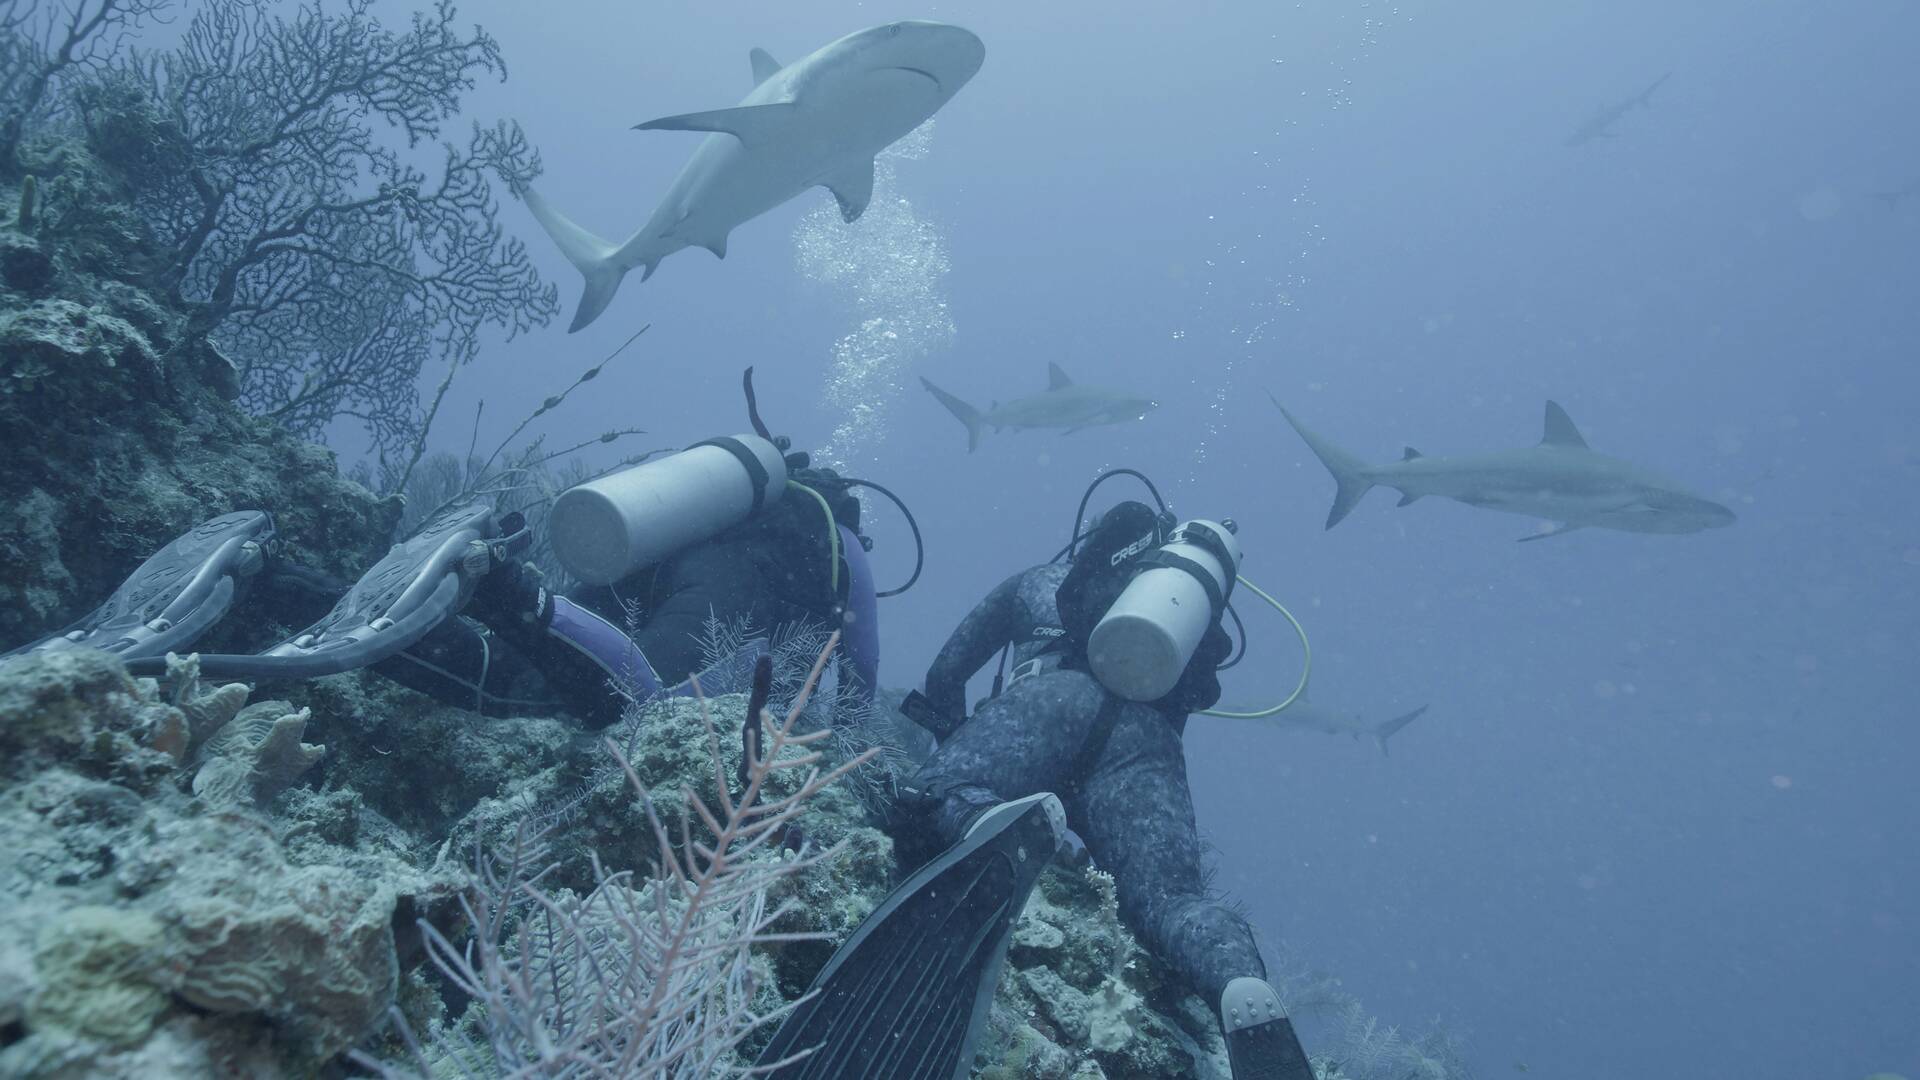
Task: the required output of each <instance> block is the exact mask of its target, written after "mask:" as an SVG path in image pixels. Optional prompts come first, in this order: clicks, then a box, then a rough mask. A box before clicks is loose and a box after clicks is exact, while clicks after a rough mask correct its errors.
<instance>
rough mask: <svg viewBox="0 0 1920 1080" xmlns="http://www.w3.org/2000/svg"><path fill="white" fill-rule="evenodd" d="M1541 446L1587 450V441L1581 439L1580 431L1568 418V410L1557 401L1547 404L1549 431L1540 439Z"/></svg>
mask: <svg viewBox="0 0 1920 1080" xmlns="http://www.w3.org/2000/svg"><path fill="white" fill-rule="evenodd" d="M1540 445H1541V446H1569V447H1573V448H1575V449H1580V450H1585V449H1586V448H1587V440H1585V439H1583V438H1581V437H1580V429H1579V428H1577V427H1574V426H1573V420H1572V419H1571V418H1569V417H1568V416H1567V410H1565V409H1563V408H1561V407H1560V403H1559V402H1557V401H1549V402H1547V430H1546V433H1545V434H1544V435H1542V436H1541V437H1540Z"/></svg>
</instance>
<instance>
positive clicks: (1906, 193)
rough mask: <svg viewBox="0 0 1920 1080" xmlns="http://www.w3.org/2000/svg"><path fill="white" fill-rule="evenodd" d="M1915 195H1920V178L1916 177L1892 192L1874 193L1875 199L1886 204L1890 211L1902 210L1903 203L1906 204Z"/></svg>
mask: <svg viewBox="0 0 1920 1080" xmlns="http://www.w3.org/2000/svg"><path fill="white" fill-rule="evenodd" d="M1915 195H1920V177H1915V178H1914V179H1912V180H1909V181H1907V182H1906V183H1904V184H1902V185H1900V186H1899V187H1897V188H1894V189H1893V190H1891V191H1876V192H1874V193H1873V197H1874V198H1876V199H1879V200H1880V201H1881V202H1883V203H1886V204H1887V209H1889V210H1898V209H1900V204H1901V203H1903V202H1906V201H1907V200H1908V199H1911V198H1913V197H1914V196H1915Z"/></svg>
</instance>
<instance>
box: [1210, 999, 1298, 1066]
mask: <svg viewBox="0 0 1920 1080" xmlns="http://www.w3.org/2000/svg"><path fill="white" fill-rule="evenodd" d="M1220 1029H1221V1031H1223V1032H1224V1033H1225V1034H1226V1037H1227V1058H1228V1061H1229V1062H1231V1064H1232V1067H1233V1080H1314V1071H1313V1065H1312V1064H1311V1063H1309V1062H1308V1061H1307V1052H1306V1051H1305V1050H1303V1049H1301V1047H1300V1037H1299V1036H1298V1035H1295V1034H1294V1032H1293V1021H1292V1020H1290V1019H1288V1018H1287V1013H1286V1010H1285V1009H1282V1008H1281V1007H1280V995H1279V994H1277V993H1275V992H1274V989H1273V987H1272V986H1271V985H1269V984H1268V983H1267V981H1266V980H1265V979H1255V978H1240V979H1235V980H1233V981H1232V982H1230V983H1228V984H1227V989H1226V992H1225V993H1223V994H1221V995H1220Z"/></svg>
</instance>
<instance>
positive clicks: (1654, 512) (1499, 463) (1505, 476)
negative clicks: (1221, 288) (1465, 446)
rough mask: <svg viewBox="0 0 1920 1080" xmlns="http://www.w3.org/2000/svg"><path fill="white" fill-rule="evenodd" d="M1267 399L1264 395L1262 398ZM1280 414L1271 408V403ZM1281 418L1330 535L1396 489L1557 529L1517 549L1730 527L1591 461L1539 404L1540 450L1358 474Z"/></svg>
mask: <svg viewBox="0 0 1920 1080" xmlns="http://www.w3.org/2000/svg"><path fill="white" fill-rule="evenodd" d="M1268 396H1269V397H1272V395H1271V394H1269V395H1268ZM1274 405H1275V406H1276V407H1280V402H1279V401H1278V400H1276V401H1274ZM1280 413H1281V415H1283V416H1285V417H1286V418H1287V422H1288V423H1289V424H1292V425H1293V429H1294V430H1295V431H1297V432H1299V433H1300V437H1301V438H1303V439H1305V440H1306V441H1307V445H1308V446H1309V447H1311V448H1312V449H1313V452H1314V453H1315V454H1316V455H1318V456H1319V458H1320V461H1321V463H1322V464H1324V465H1326V467H1327V471H1328V472H1331V473H1332V474H1333V479H1334V482H1335V483H1336V484H1337V485H1338V489H1337V490H1336V491H1335V493H1334V496H1333V509H1332V510H1331V511H1330V512H1328V514H1327V528H1329V529H1331V528H1333V527H1334V526H1335V525H1338V524H1339V523H1340V519H1342V518H1344V517H1346V516H1347V514H1348V513H1349V512H1351V511H1352V510H1353V508H1354V506H1355V504H1357V503H1358V502H1359V501H1360V497H1361V496H1363V495H1365V494H1366V493H1367V492H1368V491H1369V490H1371V489H1372V488H1373V487H1374V486H1375V485H1379V486H1382V487H1390V488H1396V489H1398V490H1399V491H1400V493H1401V499H1400V505H1401V506H1406V505H1407V504H1409V503H1412V502H1414V501H1415V500H1418V499H1421V498H1424V497H1426V496H1428V495H1439V496H1442V497H1444V498H1448V499H1454V500H1457V501H1459V502H1463V503H1466V504H1467V505H1468V506H1479V507H1484V508H1486V509H1488V510H1502V511H1505V512H1507V513H1509V514H1525V515H1527V516H1529V517H1537V518H1544V519H1546V520H1548V521H1553V522H1557V523H1558V525H1557V527H1556V528H1554V529H1552V530H1551V531H1548V532H1543V533H1537V534H1535V535H1533V536H1524V537H1521V540H1523V541H1526V540H1543V539H1545V538H1546V537H1549V536H1559V535H1562V534H1563V533H1569V532H1572V531H1574V530H1575V529H1586V528H1595V529H1619V530H1622V531H1625V532H1641V533H1690V532H1699V531H1700V530H1702V529H1717V528H1720V527H1722V526H1726V525H1731V524H1733V521H1734V515H1733V511H1731V510H1729V509H1727V508H1726V507H1724V506H1721V505H1720V504H1719V503H1716V502H1712V501H1710V500H1707V499H1703V498H1701V497H1700V496H1698V495H1694V494H1691V493H1689V492H1687V491H1686V490H1685V489H1683V488H1681V487H1680V486H1679V485H1678V484H1675V483H1674V482H1673V481H1671V480H1668V479H1666V478H1665V477H1662V476H1660V475H1659V474H1657V473H1654V472H1652V471H1651V470H1648V469H1643V468H1641V467H1639V466H1637V465H1633V464H1630V463H1628V462H1625V461H1621V460H1620V459H1619V458H1612V457H1607V456H1606V455H1604V454H1597V453H1594V452H1593V450H1591V449H1590V448H1588V446H1587V440H1586V439H1584V438H1582V437H1581V435H1580V432H1579V430H1578V429H1577V428H1575V427H1574V426H1573V421H1572V420H1571V419H1569V418H1568V416H1567V412H1566V410H1565V409H1562V408H1561V407H1560V406H1559V405H1557V404H1555V403H1553V402H1551V401H1549V402H1547V421H1546V433H1545V434H1544V435H1543V436H1542V438H1541V439H1540V445H1538V446H1533V447H1528V448H1526V449H1522V450H1497V451H1494V452H1493V453H1490V454H1473V455H1470V456H1466V457H1428V456H1426V455H1425V454H1422V453H1421V452H1420V451H1418V450H1415V449H1414V448H1412V447H1407V449H1406V452H1405V454H1404V455H1403V456H1402V457H1401V459H1400V460H1399V461H1394V462H1389V463H1387V464H1385V465H1368V464H1367V463H1365V462H1363V461H1361V460H1360V459H1358V458H1356V457H1354V456H1353V455H1351V454H1349V453H1347V452H1346V451H1344V450H1342V449H1340V448H1339V447H1337V446H1334V445H1333V444H1332V443H1330V442H1328V441H1327V440H1325V439H1323V438H1321V437H1320V436H1319V435H1316V434H1315V433H1313V432H1312V431H1310V430H1309V429H1307V428H1306V427H1305V426H1303V425H1302V424H1301V423H1300V421H1298V420H1296V419H1294V418H1293V414H1292V413H1290V412H1287V410H1286V409H1285V408H1284V407H1280Z"/></svg>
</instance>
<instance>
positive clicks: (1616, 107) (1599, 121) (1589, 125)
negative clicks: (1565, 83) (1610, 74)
mask: <svg viewBox="0 0 1920 1080" xmlns="http://www.w3.org/2000/svg"><path fill="white" fill-rule="evenodd" d="M1672 77H1673V72H1671V71H1669V72H1667V73H1666V74H1665V75H1662V76H1660V77H1659V78H1657V79H1655V80H1653V82H1652V83H1651V84H1650V85H1648V87H1647V88H1646V89H1645V90H1642V91H1640V92H1639V93H1637V94H1635V95H1633V96H1632V97H1630V98H1628V99H1626V100H1625V101H1620V102H1615V103H1614V104H1612V105H1606V106H1603V107H1602V108H1601V109H1600V111H1599V112H1597V113H1594V114H1593V116H1592V118H1590V119H1589V120H1588V121H1587V122H1586V123H1584V124H1581V125H1580V126H1579V127H1577V128H1575V129H1574V132H1573V134H1571V135H1569V136H1567V145H1568V146H1580V145H1583V144H1585V143H1590V142H1592V141H1593V140H1595V139H1610V138H1613V136H1614V135H1615V134H1617V133H1616V132H1615V131H1614V130H1613V125H1615V124H1617V123H1619V122H1620V118H1621V117H1623V116H1625V115H1627V114H1628V113H1629V112H1632V111H1633V110H1634V108H1635V107H1636V106H1643V105H1647V104H1650V103H1651V102H1652V101H1653V92H1654V91H1655V90H1658V89H1660V84H1661V83H1663V82H1666V81H1667V80H1668V79H1670V78H1672Z"/></svg>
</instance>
